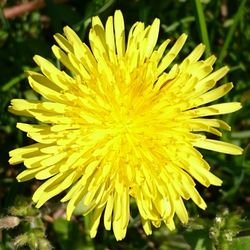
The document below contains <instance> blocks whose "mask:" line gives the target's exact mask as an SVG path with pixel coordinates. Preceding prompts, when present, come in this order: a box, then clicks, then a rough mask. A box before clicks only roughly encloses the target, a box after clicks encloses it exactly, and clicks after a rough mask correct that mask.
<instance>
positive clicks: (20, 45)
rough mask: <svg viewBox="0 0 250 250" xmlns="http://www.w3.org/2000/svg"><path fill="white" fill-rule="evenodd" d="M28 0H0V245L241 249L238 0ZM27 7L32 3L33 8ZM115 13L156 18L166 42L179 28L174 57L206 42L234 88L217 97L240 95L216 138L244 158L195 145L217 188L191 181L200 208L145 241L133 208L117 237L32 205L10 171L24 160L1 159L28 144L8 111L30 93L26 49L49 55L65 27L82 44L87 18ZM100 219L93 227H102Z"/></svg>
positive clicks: (243, 76) (249, 17)
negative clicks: (181, 42)
mask: <svg viewBox="0 0 250 250" xmlns="http://www.w3.org/2000/svg"><path fill="white" fill-rule="evenodd" d="M42 2H43V1H40V0H37V1H35V4H36V5H37V7H39V9H36V10H35V9H34V10H32V11H31V10H30V11H28V12H26V13H20V9H19V12H18V11H17V14H18V13H19V15H17V16H16V13H15V12H13V9H9V7H12V6H16V5H18V4H26V3H28V0H8V1H4V0H1V1H0V175H1V176H0V204H1V205H0V208H1V210H0V249H16V248H20V249H41V250H43V249H45V250H46V249H51V248H52V247H53V248H54V249H63V250H67V249H72V250H80V249H89V250H90V249H106V250H108V249H145V250H146V249H160V250H167V249H171V250H177V249H179V250H181V249H195V250H205V249H208V250H209V249H222V250H224V249H226V250H227V249H229V250H232V249H236V250H237V249H240V250H244V249H245V250H247V249H250V220H249V217H250V210H249V208H250V191H249V184H250V152H249V146H248V143H249V138H250V111H249V107H250V74H249V72H250V66H249V65H250V64H249V58H250V4H249V2H247V1H246V0H235V1H232V0H218V1H212V0H203V1H200V0H168V1H166V0H159V1H155V0H85V1H83V0H82V1H81V0H78V1H77V0H68V1H62V0H61V1H52V0H45V3H46V6H43V3H42ZM33 7H34V6H33ZM115 9H121V10H122V11H123V13H124V16H125V21H126V25H127V26H126V27H127V29H129V28H130V26H131V25H132V24H133V23H134V22H135V21H137V20H141V21H144V22H145V23H146V24H150V23H151V22H152V21H153V19H154V18H155V17H159V18H160V19H161V30H160V40H161V41H163V40H164V39H166V38H172V39H173V40H175V39H176V38H177V37H178V36H179V35H180V34H181V33H183V32H185V33H187V34H188V35H189V39H188V42H187V43H186V45H185V48H184V49H183V51H182V53H181V55H180V56H179V57H178V60H181V59H182V58H184V56H185V55H186V54H187V53H188V52H190V51H191V49H192V48H194V46H195V45H196V44H198V43H200V42H203V43H205V44H206V45H207V50H206V55H209V54H210V53H213V54H215V55H216V56H217V57H218V61H217V63H216V67H217V68H218V67H220V66H221V65H225V64H226V65H229V66H230V68H231V71H230V72H229V74H228V76H227V77H226V78H225V79H224V80H223V81H224V82H226V81H232V82H234V85H235V88H234V89H233V90H232V91H231V92H230V93H229V95H227V97H225V98H224V101H241V102H242V104H243V109H242V110H240V111H239V112H237V113H234V114H231V115H226V116H224V117H223V119H225V120H226V121H227V122H229V124H230V125H231V126H232V132H231V133H226V134H225V135H224V136H223V140H225V141H229V142H233V143H235V144H237V145H240V146H241V147H243V148H244V149H245V151H244V155H243V156H237V157H235V156H228V155H223V154H219V153H211V152H207V151H204V152H203V154H204V157H205V159H206V160H207V161H208V162H209V163H210V165H211V166H212V169H213V172H214V173H215V174H216V175H217V176H219V177H220V178H221V179H223V181H224V183H223V186H222V187H219V188H218V187H216V188H214V187H210V188H209V189H206V188H203V187H200V186H199V187H198V188H199V191H200V192H201V194H202V196H203V197H204V198H205V200H206V202H207V205H208V208H207V210H206V211H201V210H199V209H197V207H196V206H195V205H194V204H192V202H186V204H187V207H188V211H189V214H190V217H191V219H190V222H189V223H188V224H187V225H185V226H183V225H181V224H180V223H179V222H178V221H176V223H177V229H176V230H175V231H174V232H169V231H168V230H167V229H166V227H165V226H162V227H161V228H159V229H155V230H154V232H153V235H152V236H150V237H146V236H145V234H144V233H143V231H142V228H141V224H140V219H139V217H138V213H137V210H136V208H135V206H134V204H132V218H131V223H130V225H129V228H128V232H127V237H126V239H125V240H123V241H121V242H116V241H115V239H114V236H113V234H112V232H107V231H105V230H104V228H103V226H100V228H99V231H98V235H97V237H96V238H95V239H94V240H92V239H90V238H89V236H88V228H89V221H88V218H83V217H81V216H79V217H73V219H72V221H70V222H67V221H66V220H65V216H64V208H65V207H64V205H62V204H60V202H59V199H58V200H57V199H55V198H54V199H52V200H51V201H49V202H47V203H46V205H44V206H43V208H41V209H39V210H37V209H35V208H34V205H33V204H32V201H31V196H32V193H33V192H34V190H35V189H36V188H37V187H38V185H39V182H38V181H37V182H36V181H29V182H27V183H17V181H16V179H15V176H16V175H17V173H19V172H20V171H21V170H22V169H23V166H18V167H11V166H9V165H8V151H9V150H11V149H13V148H16V147H20V146H24V145H28V144H30V143H31V141H30V140H29V139H27V138H26V137H25V135H24V134H23V133H21V132H19V131H17V129H16V128H15V124H16V122H17V121H20V120H21V121H25V118H19V117H15V116H13V115H12V114H10V113H8V111H7V109H8V105H9V102H10V100H11V99H12V98H28V99H38V98H39V96H38V95H37V94H36V93H34V92H33V91H32V90H31V88H30V87H29V85H28V83H27V79H26V76H25V73H24V72H25V71H26V70H28V69H32V70H37V69H36V66H35V64H34V63H33V61H32V57H33V55H35V54H39V55H42V56H43V57H46V58H49V59H51V60H52V61H54V62H55V63H58V62H57V61H56V60H55V58H54V57H53V56H52V53H51V51H50V47H51V46H52V45H53V43H54V40H53V34H54V33H56V32H60V33H62V28H63V26H65V25H69V26H71V27H72V28H73V29H74V30H76V32H77V33H78V34H79V36H80V37H81V38H82V40H83V41H85V42H88V36H87V33H88V29H89V25H90V20H91V17H92V16H93V15H100V17H101V18H102V20H103V21H105V20H106V18H107V16H109V15H113V13H114V10H115ZM101 224H102V223H101Z"/></svg>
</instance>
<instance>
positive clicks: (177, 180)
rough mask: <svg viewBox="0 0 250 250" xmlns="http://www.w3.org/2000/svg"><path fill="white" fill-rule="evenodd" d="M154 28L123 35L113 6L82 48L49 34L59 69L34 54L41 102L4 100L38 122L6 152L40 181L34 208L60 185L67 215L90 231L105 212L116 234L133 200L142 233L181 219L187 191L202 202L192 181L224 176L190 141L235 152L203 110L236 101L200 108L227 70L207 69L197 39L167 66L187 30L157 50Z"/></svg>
mask: <svg viewBox="0 0 250 250" xmlns="http://www.w3.org/2000/svg"><path fill="white" fill-rule="evenodd" d="M159 27H160V21H159V19H155V20H154V22H153V23H152V25H151V26H148V27H144V24H143V23H141V22H137V23H135V24H134V25H133V26H132V28H131V29H130V31H129V34H128V38H127V42H126V37H125V28H124V20H123V16H122V13H121V11H116V12H115V14H114V17H112V16H110V17H109V18H108V20H107V22H106V24H105V26H104V25H103V24H102V22H101V21H100V19H99V18H98V17H94V18H93V20H92V28H91V30H90V32H89V43H90V47H88V46H87V45H86V44H85V43H82V41H81V40H80V39H79V37H78V36H77V35H76V34H75V33H74V31H73V30H72V29H70V28H69V27H65V28H64V33H65V37H64V36H62V35H60V34H56V35H55V40H56V41H57V43H58V45H59V46H56V45H54V46H53V47H52V51H53V53H54V55H55V56H56V58H57V59H59V60H60V61H61V63H62V64H63V65H64V66H65V68H64V71H63V70H60V69H58V68H56V67H55V66H53V64H51V63H50V62H49V61H47V60H46V59H44V58H42V57H40V56H37V55H36V56H35V57H34V60H35V62H36V63H37V64H38V66H39V67H40V68H41V71H42V74H40V73H36V72H29V77H28V79H29V83H30V86H31V87H32V88H33V89H34V90H35V91H36V92H38V93H39V94H41V95H42V96H43V98H44V99H43V100H41V101H28V100H23V99H14V100H12V102H11V106H10V111H11V112H13V113H14V114H17V115H24V116H31V117H34V118H35V119H37V120H38V121H39V122H40V123H39V124H38V125H34V124H26V123H18V124H17V127H18V128H19V129H20V130H22V131H24V132H27V135H28V137H30V138H32V139H33V140H35V141H36V142H37V143H35V144H32V145H30V146H27V147H23V148H19V149H15V150H12V151H11V152H10V157H11V159H10V163H11V164H18V163H22V162H23V163H24V165H25V166H26V168H27V169H26V170H24V171H23V172H22V173H21V174H19V175H18V176H17V179H18V181H27V180H30V179H32V178H36V179H38V180H45V182H44V183H43V184H42V185H41V186H40V187H39V188H38V189H37V190H36V192H35V193H34V196H33V200H34V202H36V203H37V207H41V206H42V205H43V204H44V203H45V202H46V201H47V200H49V199H50V198H52V197H53V196H55V195H57V194H59V193H61V192H63V191H64V190H67V193H66V195H65V196H64V197H63V198H62V200H61V201H62V202H68V204H67V218H68V219H70V217H71V215H72V213H73V212H74V213H81V214H84V215H86V214H88V213H91V216H92V227H91V230H90V234H91V237H95V235H96V232H97V228H98V225H99V222H100V217H101V215H102V214H104V225H105V228H106V229H107V230H110V229H111V224H112V228H113V231H114V234H115V237H116V239H117V240H121V239H123V238H124V237H125V235H126V231H127V226H128V223H129V216H130V199H131V197H132V198H133V199H134V200H135V202H136V204H137V206H138V209H139V213H140V216H141V221H142V225H143V228H144V230H145V232H146V234H151V225H153V226H155V227H158V226H160V224H161V222H164V223H165V224H166V225H167V227H168V228H169V229H170V230H172V229H174V227H175V226H174V222H173V217H174V215H175V214H176V215H177V216H178V217H179V219H180V220H181V222H182V223H187V221H188V213H187V211H186V208H185V206H184V203H183V200H188V199H190V198H191V199H192V200H193V201H194V202H195V203H196V204H197V206H199V207H200V208H202V209H205V208H206V203H205V202H204V200H203V199H202V198H201V196H200V195H199V193H198V192H197V190H196V188H195V181H194V179H195V180H196V181H198V182H200V183H201V184H203V185H204V186H206V187H208V186H209V185H217V186H219V185H221V183H222V181H221V180H220V179H219V178H217V177H216V176H214V175H213V174H212V173H211V172H210V171H209V169H210V166H209V165H208V163H207V162H206V161H205V160H204V159H203V157H202V155H201V154H200V153H199V152H198V151H197V148H203V149H208V150H214V151H218V152H222V153H227V154H234V155H238V154H241V153H242V150H241V148H239V147H237V146H235V145H232V144H229V143H226V142H221V141H219V140H214V139H207V137H206V135H205V134H204V132H208V133H212V134H215V135H217V136H220V135H221V132H220V131H219V130H218V129H219V128H221V129H226V130H230V127H229V125H227V124H226V123H225V122H223V121H221V120H219V119H210V118H207V117H208V116H214V115H221V114H226V113H231V112H234V111H236V110H238V109H240V108H241V104H240V103H237V102H229V103H223V104H213V105H210V106H204V104H207V103H210V102H212V101H215V100H217V99H219V98H220V97H222V96H224V95H225V94H226V93H227V92H229V91H230V90H231V88H232V87H233V84H232V83H226V84H223V85H221V86H219V87H215V86H216V83H217V81H219V80H220V79H221V78H222V77H223V76H224V75H225V74H226V73H227V72H228V68H227V67H223V68H221V69H219V70H217V71H215V72H212V71H213V68H212V65H213V64H214V62H215V60H216V58H215V56H211V57H209V58H207V59H206V60H200V58H201V56H202V54H203V52H204V49H205V48H204V45H202V44H200V45H198V46H197V47H196V48H195V49H194V50H193V51H192V52H191V53H190V54H189V55H188V56H187V57H186V58H185V59H184V60H183V61H182V62H181V63H180V64H174V65H173V66H172V67H171V69H170V70H167V68H168V67H169V66H170V64H172V62H173V61H174V59H175V57H176V56H177V54H178V53H179V51H180V50H181V48H182V46H183V45H184V43H185V40H186V38H187V35H185V34H183V35H181V36H180V37H179V39H178V40H177V41H176V42H175V44H174V45H173V46H172V47H171V49H170V50H168V52H166V53H165V51H166V47H167V46H168V44H169V43H170V40H169V39H168V40H166V41H165V42H163V43H162V44H161V45H160V46H159V47H157V48H156V43H157V39H158V33H159ZM199 132H202V133H199Z"/></svg>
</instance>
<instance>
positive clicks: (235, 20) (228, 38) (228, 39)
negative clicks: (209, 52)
mask: <svg viewBox="0 0 250 250" xmlns="http://www.w3.org/2000/svg"><path fill="white" fill-rule="evenodd" d="M245 4H246V0H242V1H241V3H240V6H239V8H238V10H237V12H236V14H235V16H234V18H233V24H232V26H231V27H230V29H229V31H228V33H227V36H226V39H225V42H224V45H223V47H222V49H221V52H220V55H219V58H218V61H217V67H220V66H221V63H222V61H223V59H224V58H225V56H226V54H227V50H228V47H229V44H230V42H231V41H232V38H233V34H234V32H235V30H236V27H237V25H238V23H239V21H240V18H241V16H242V15H243V14H244V6H245Z"/></svg>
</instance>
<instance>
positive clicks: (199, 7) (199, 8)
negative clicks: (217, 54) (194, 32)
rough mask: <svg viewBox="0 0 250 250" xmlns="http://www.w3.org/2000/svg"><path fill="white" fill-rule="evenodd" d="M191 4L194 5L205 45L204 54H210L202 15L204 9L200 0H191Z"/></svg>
mask: <svg viewBox="0 0 250 250" xmlns="http://www.w3.org/2000/svg"><path fill="white" fill-rule="evenodd" d="M193 5H194V6H195V11H196V16H197V25H198V29H199V32H200V35H201V40H202V43H204V45H205V46H206V51H205V55H206V56H209V55H210V54H211V47H210V42H209V38H208V33H207V25H206V20H205V16H204V11H203V8H202V4H201V1H200V0H193Z"/></svg>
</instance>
